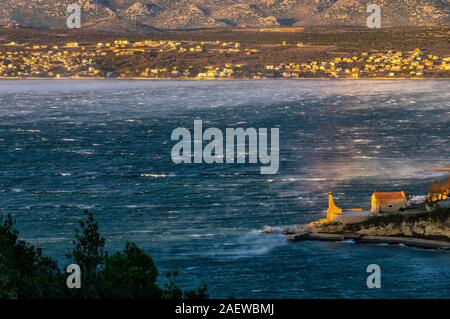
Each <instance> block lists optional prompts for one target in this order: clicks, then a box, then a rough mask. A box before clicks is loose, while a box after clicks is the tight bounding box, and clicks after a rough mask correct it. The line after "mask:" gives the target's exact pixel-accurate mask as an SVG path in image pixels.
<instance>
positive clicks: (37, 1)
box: [0, 0, 450, 32]
mask: <svg viewBox="0 0 450 319" xmlns="http://www.w3.org/2000/svg"><path fill="white" fill-rule="evenodd" d="M71 3H79V4H80V5H81V7H82V10H83V26H84V27H85V28H88V29H95V30H101V31H113V30H114V31H124V32H150V31H153V30H155V28H160V29H192V28H214V27H270V26H311V25H313V26H317V25H328V26H329V25H364V24H365V23H366V18H367V16H368V14H367V12H366V7H367V4H368V3H377V4H379V5H380V6H381V8H382V23H383V24H384V25H386V26H387V25H389V26H398V25H414V26H417V25H442V24H445V25H449V24H450V0H376V1H374V0H79V1H78V2H77V1H75V0H0V25H23V26H31V27H42V28H64V27H65V20H66V15H67V13H66V8H67V5H68V4H71Z"/></svg>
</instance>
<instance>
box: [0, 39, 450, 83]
mask: <svg viewBox="0 0 450 319" xmlns="http://www.w3.org/2000/svg"><path fill="white" fill-rule="evenodd" d="M299 55H301V58H298V56H299ZM0 77H2V78H122V79H130V78H138V79H199V80H200V79H201V80H216V79H308V78H331V79H333V78H335V79H347V78H352V79H361V78H362V79H364V78H375V79H376V78H392V79H396V78H411V79H421V78H450V52H448V51H447V50H440V51H439V52H437V53H436V52H433V51H430V50H427V48H421V47H417V48H409V49H407V50H398V49H387V48H381V49H373V48H372V49H367V50H364V49H361V50H354V51H352V50H340V49H339V48H337V47H333V46H331V45H328V46H326V45H325V46H324V45H322V46H320V45H317V44H311V43H307V42H295V41H288V40H279V41H278V43H275V42H270V43H252V42H250V41H242V42H238V41H227V40H210V39H208V40H205V41H202V40H168V39H153V40H149V39H144V40H135V39H133V40H131V39H126V38H122V39H120V38H119V39H117V38H115V39H108V40H107V41H95V42H93V41H91V42H87V41H85V42H81V41H80V42H78V41H66V42H64V43H61V42H59V43H52V44H43V43H42V41H41V42H40V43H35V44H33V43H31V41H23V42H20V41H18V40H17V41H8V42H6V41H4V42H3V43H1V42H0Z"/></svg>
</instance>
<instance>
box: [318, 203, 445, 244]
mask: <svg viewBox="0 0 450 319" xmlns="http://www.w3.org/2000/svg"><path fill="white" fill-rule="evenodd" d="M320 232H330V233H357V234H362V235H372V236H398V237H402V236H404V237H415V238H423V239H434V240H442V241H450V209H448V208H439V207H438V208H435V209H434V210H432V211H430V212H428V211H425V210H424V211H423V212H416V213H408V212H406V213H401V214H386V215H381V216H374V217H371V218H369V219H368V220H366V221H362V222H358V223H351V224H345V225H344V224H338V223H334V224H331V223H330V224H329V225H324V227H321V229H320Z"/></svg>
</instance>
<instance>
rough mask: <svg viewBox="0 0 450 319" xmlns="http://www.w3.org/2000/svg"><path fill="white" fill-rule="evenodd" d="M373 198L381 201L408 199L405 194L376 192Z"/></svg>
mask: <svg viewBox="0 0 450 319" xmlns="http://www.w3.org/2000/svg"><path fill="white" fill-rule="evenodd" d="M373 196H375V198H376V199H379V200H394V199H406V195H405V192H375V193H373Z"/></svg>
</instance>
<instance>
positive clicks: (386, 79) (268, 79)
mask: <svg viewBox="0 0 450 319" xmlns="http://www.w3.org/2000/svg"><path fill="white" fill-rule="evenodd" d="M10 80H15V81H20V80H30V81H34V80H48V81H51V80H54V81H60V80H64V81H68V80H71V81H76V80H104V81H182V82H184V81H192V82H194V81H204V82H206V81H225V82H228V81H449V80H450V78H447V77H442V78H406V77H397V78H389V77H375V78H374V77H371V78H350V77H349V78H326V77H317V78H295V79H293V78H286V79H285V78H256V79H254V78H231V79H230V78H143V77H131V78H105V77H59V78H56V77H0V81H10Z"/></svg>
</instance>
